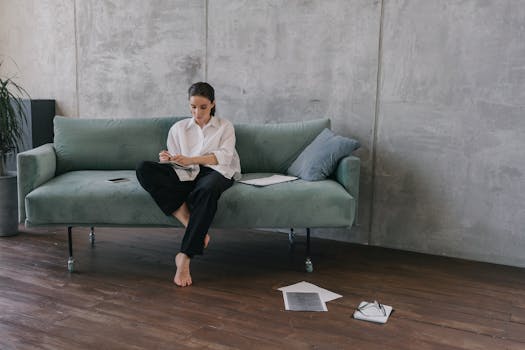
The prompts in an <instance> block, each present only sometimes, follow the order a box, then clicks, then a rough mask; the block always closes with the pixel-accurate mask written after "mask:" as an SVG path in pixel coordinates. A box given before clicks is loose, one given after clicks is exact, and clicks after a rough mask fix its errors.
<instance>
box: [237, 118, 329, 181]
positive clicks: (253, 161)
mask: <svg viewBox="0 0 525 350" xmlns="http://www.w3.org/2000/svg"><path fill="white" fill-rule="evenodd" d="M324 128H330V120H329V119H317V120H309V121H300V122H291V123H278V124H255V123H254V124H235V137H236V148H237V152H238V153H239V158H240V159H241V170H242V172H243V173H256V172H260V173H263V172H270V173H271V172H276V173H285V172H286V169H288V167H289V166H290V164H292V162H293V161H294V160H295V158H297V156H298V155H299V154H300V153H301V151H302V150H303V149H304V148H305V147H306V146H308V144H309V143H310V142H312V141H313V139H314V138H315V137H316V136H317V135H319V133H321V131H323V129H324Z"/></svg>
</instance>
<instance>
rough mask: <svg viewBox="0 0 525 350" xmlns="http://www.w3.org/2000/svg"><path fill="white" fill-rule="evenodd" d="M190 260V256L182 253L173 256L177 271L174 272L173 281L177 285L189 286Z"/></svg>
mask: <svg viewBox="0 0 525 350" xmlns="http://www.w3.org/2000/svg"><path fill="white" fill-rule="evenodd" d="M190 260H191V259H190V257H189V256H187V255H186V254H184V253H179V254H177V256H176V257H175V264H176V265H177V272H176V273H175V277H174V278H173V282H174V283H175V284H176V285H177V286H179V287H187V286H191V283H192V281H191V275H190Z"/></svg>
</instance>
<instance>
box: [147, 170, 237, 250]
mask: <svg viewBox="0 0 525 350" xmlns="http://www.w3.org/2000/svg"><path fill="white" fill-rule="evenodd" d="M137 179H138V180H139V182H140V184H141V185H142V187H144V189H145V190H146V191H148V192H149V194H150V195H151V196H152V197H153V199H154V200H155V202H156V203H157V205H158V206H159V207H160V209H161V210H162V211H163V212H164V214H166V215H170V216H171V215H172V214H173V212H175V211H176V210H177V209H179V208H180V206H181V205H182V204H183V203H184V202H186V203H187V205H188V209H189V211H190V220H189V223H188V227H186V232H185V233H184V237H183V239H182V245H181V249H180V251H181V252H182V253H184V254H186V255H188V256H189V257H190V258H192V257H193V256H194V255H196V254H202V250H203V248H204V237H205V236H206V233H207V232H208V230H209V228H210V226H211V222H212V221H213V218H214V216H215V213H216V212H217V201H218V200H219V198H220V196H221V194H222V193H223V192H224V191H226V190H227V189H228V188H230V187H231V186H232V185H233V179H227V178H225V177H224V176H223V175H222V174H221V173H219V172H217V171H215V170H213V169H211V168H208V167H205V166H200V171H199V174H198V175H197V177H196V178H195V180H193V181H180V180H179V177H178V176H177V173H176V172H175V170H174V169H173V168H172V166H171V165H169V164H161V163H157V162H151V161H144V162H142V163H140V164H139V165H138V166H137Z"/></svg>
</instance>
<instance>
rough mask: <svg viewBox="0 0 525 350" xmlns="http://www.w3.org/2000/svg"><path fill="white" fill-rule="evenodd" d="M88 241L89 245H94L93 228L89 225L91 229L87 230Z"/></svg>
mask: <svg viewBox="0 0 525 350" xmlns="http://www.w3.org/2000/svg"><path fill="white" fill-rule="evenodd" d="M89 242H90V243H91V246H94V245H95V228H94V227H91V231H90V232H89Z"/></svg>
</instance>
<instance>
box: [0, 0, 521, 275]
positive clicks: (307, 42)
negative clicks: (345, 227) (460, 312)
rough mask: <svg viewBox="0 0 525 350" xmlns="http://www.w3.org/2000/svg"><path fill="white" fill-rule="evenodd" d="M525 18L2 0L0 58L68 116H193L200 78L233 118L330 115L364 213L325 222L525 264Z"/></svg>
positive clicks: (414, 245)
mask: <svg viewBox="0 0 525 350" xmlns="http://www.w3.org/2000/svg"><path fill="white" fill-rule="evenodd" d="M524 23H525V2H523V1H519V0H502V1H497V2H496V1H490V0H486V1H483V0H465V1H461V2H457V1H433V2H428V1H418V0H406V1H402V0H384V1H372V0H352V1H348V0H330V1H320V0H319V1H312V0H311V1H308V0H303V1H299V0H290V1H285V0H280V1H278V0H266V1H247V0H245V1H241V0H235V1H231V0H230V1H228V0H208V1H206V0H202V1H196V0H179V1H167V0H166V1H160V0H157V1H147V2H146V1H125V0H113V1H110V0H100V1H94V0H91V1H72V0H69V1H65V0H63V1H59V0H48V1H37V0H23V1H18V0H1V1H0V55H3V57H4V60H5V57H12V58H13V59H14V60H16V62H17V63H18V67H19V73H18V76H19V78H20V79H19V80H20V82H21V83H23V84H24V86H26V87H27V89H28V90H29V91H30V93H31V95H32V96H33V97H34V98H55V99H56V100H57V107H58V111H59V113H61V114H64V115H68V116H74V117H76V116H80V117H131V118H133V117H142V116H148V117H153V116H162V115H187V114H188V107H187V101H186V98H187V97H186V89H187V87H188V85H189V84H190V83H191V82H194V81H197V80H208V81H209V82H210V83H212V84H213V85H214V86H215V88H216V90H217V102H218V114H219V115H222V116H224V117H227V118H229V119H230V120H232V121H234V122H246V121H250V122H281V121H293V120H307V119H313V118H318V117H324V116H328V117H330V118H331V119H332V125H333V128H334V129H335V130H336V131H337V132H338V133H339V134H342V135H347V136H353V137H355V138H357V139H359V140H360V141H361V143H362V145H363V147H362V148H361V149H360V150H359V151H358V155H359V156H360V157H361V159H362V178H361V198H360V212H359V221H358V227H357V228H355V229H353V230H352V231H351V232H347V231H341V230H331V231H325V230H317V231H316V233H317V234H320V235H323V236H327V237H331V238H336V239H344V240H350V241H356V242H361V243H370V244H374V245H381V246H387V247H394V248H401V249H408V250H414V251H422V252H428V253H432V254H444V255H449V256H458V257H464V258H469V259H475V260H484V261H491V262H498V263H504V264H512V265H518V266H525V254H523V253H522V251H524V248H525V232H523V230H522V227H525V219H524V218H525V212H524V209H523V205H522V203H523V202H524V193H525V189H524V180H523V174H524V173H525V159H524V158H523V156H521V154H520V149H522V148H523V147H524V146H525V138H524V137H523V136H522V135H523V134H524V129H525V125H524V124H525V117H524V113H523V112H524V102H523V101H525V89H523V86H525V60H524V59H523V57H525V40H523V38H524V37H525V25H524ZM4 68H5V67H4ZM7 68H9V67H7ZM3 70H5V69H3ZM378 82H379V84H378Z"/></svg>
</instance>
